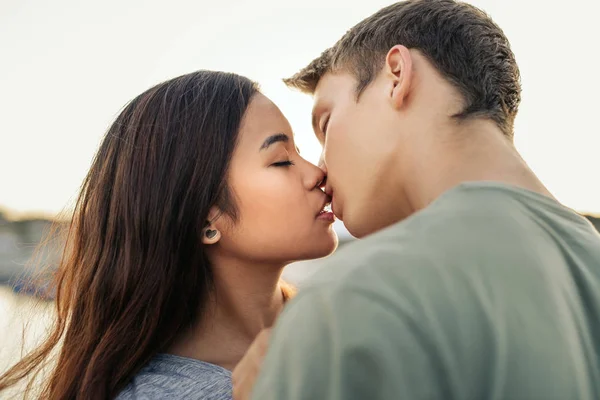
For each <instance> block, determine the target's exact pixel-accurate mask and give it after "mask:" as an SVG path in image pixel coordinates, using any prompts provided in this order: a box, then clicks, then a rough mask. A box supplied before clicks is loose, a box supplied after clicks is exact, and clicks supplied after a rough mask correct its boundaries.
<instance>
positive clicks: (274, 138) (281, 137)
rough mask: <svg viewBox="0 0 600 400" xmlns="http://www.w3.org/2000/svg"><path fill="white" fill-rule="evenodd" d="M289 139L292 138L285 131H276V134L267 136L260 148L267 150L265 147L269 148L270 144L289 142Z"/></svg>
mask: <svg viewBox="0 0 600 400" xmlns="http://www.w3.org/2000/svg"><path fill="white" fill-rule="evenodd" d="M289 141H290V138H289V137H288V135H286V134H285V133H276V134H274V135H271V136H269V137H268V138H266V139H265V141H264V142H263V144H262V145H261V146H260V149H259V150H265V149H267V148H269V146H271V145H272V144H275V143H279V142H282V143H287V142H289Z"/></svg>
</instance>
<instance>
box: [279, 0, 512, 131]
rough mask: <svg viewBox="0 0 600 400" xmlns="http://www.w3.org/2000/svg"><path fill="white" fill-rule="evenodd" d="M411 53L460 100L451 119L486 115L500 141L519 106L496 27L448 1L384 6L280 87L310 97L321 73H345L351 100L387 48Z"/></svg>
mask: <svg viewBox="0 0 600 400" xmlns="http://www.w3.org/2000/svg"><path fill="white" fill-rule="evenodd" d="M398 44H400V45H404V46H406V47H407V48H409V49H417V50H419V51H420V52H421V53H422V54H424V55H425V57H427V59H428V60H429V61H430V62H431V63H432V64H433V65H434V66H435V68H436V69H437V70H438V71H439V72H440V73H441V74H442V75H443V76H444V77H445V78H446V79H447V80H448V81H449V82H451V83H452V84H453V85H454V86H455V87H456V88H457V89H458V90H459V91H460V93H461V94H462V95H463V97H464V101H465V107H464V109H463V110H462V111H461V112H460V113H458V114H457V115H455V116H454V117H456V118H458V119H466V118H472V117H484V118H490V119H492V120H493V121H495V122H496V123H497V124H498V126H499V127H500V129H502V131H503V132H504V134H505V135H507V136H508V137H511V138H512V136H513V124H514V119H515V117H516V115H517V110H518V107H519V103H520V101H521V83H520V74H519V68H518V66H517V63H516V61H515V56H514V54H513V52H512V50H511V48H510V44H509V42H508V39H507V38H506V36H505V35H504V32H502V29H500V27H499V26H498V25H496V24H495V23H494V21H492V19H491V18H490V17H489V16H488V15H486V14H485V13H484V12H483V11H481V10H479V9H478V8H476V7H474V6H472V5H469V4H466V3H461V2H457V1H453V0H408V1H403V2H399V3H395V4H392V5H390V6H388V7H385V8H383V9H381V10H379V11H378V12H376V13H375V14H373V15H372V16H370V17H368V18H367V19H365V20H363V21H362V22H360V23H358V24H357V25H356V26H354V27H353V28H352V29H350V30H349V31H348V32H347V33H346V34H345V35H344V36H343V37H342V38H341V39H340V40H339V41H338V42H337V43H336V44H335V45H334V46H333V47H331V48H329V49H327V50H325V51H324V52H323V53H322V54H321V56H319V57H318V58H317V59H315V60H313V61H312V62H311V63H310V64H309V65H308V66H306V67H305V68H303V69H302V70H301V71H300V72H298V73H297V74H295V75H294V76H292V77H291V78H289V79H284V82H285V83H286V85H288V86H289V87H293V88H296V89H300V90H301V91H303V92H305V93H309V94H313V93H314V91H315V88H316V87H317V84H318V83H319V80H320V79H321V77H322V76H323V75H324V74H325V73H327V72H336V71H347V72H350V73H351V74H353V75H354V76H355V78H356V79H357V81H358V86H357V88H356V90H357V97H358V96H360V94H361V93H362V91H363V90H364V89H365V88H366V87H367V86H368V85H369V84H370V83H371V82H372V81H373V79H374V78H375V77H376V75H377V74H378V73H379V72H380V71H381V69H382V68H383V65H384V63H385V57H386V55H387V53H388V51H389V50H390V49H391V48H392V47H393V46H395V45H398Z"/></svg>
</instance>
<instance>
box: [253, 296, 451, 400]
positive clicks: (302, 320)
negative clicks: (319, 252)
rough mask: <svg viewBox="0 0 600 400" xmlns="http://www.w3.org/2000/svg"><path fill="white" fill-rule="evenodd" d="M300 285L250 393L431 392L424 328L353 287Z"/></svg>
mask: <svg viewBox="0 0 600 400" xmlns="http://www.w3.org/2000/svg"><path fill="white" fill-rule="evenodd" d="M329 289H330V288H324V287H322V288H318V289H315V290H312V289H308V290H307V291H306V292H301V293H300V295H299V296H298V297H297V298H296V299H295V300H294V301H293V302H292V303H291V304H290V305H289V306H288V307H289V308H288V309H286V310H285V312H284V313H283V314H282V316H281V318H280V320H279V321H278V324H277V326H276V328H275V330H274V332H273V335H272V341H271V344H270V347H269V351H268V353H267V356H266V359H265V362H264V364H263V370H262V372H261V375H260V377H259V379H258V381H257V384H256V386H255V388H254V392H253V399H257V400H268V399H287V400H300V399H306V400H308V399H310V400H314V399H330V400H336V399H340V400H341V399H344V400H353V399H357V400H358V399H371V398H378V399H391V398H406V399H437V398H440V399H441V398H443V396H442V394H443V388H444V385H439V381H438V384H432V381H435V380H436V379H437V377H438V376H439V371H438V370H437V368H438V365H437V363H436V359H435V356H434V353H432V349H431V343H430V341H429V338H428V332H427V331H426V330H425V329H423V328H422V326H421V325H420V323H419V321H418V320H415V319H414V316H413V315H411V313H410V312H409V310H408V309H407V310H405V311H407V312H403V311H402V310H399V309H398V308H397V307H395V306H394V305H392V304H387V303H386V299H385V297H379V296H378V294H377V293H372V292H368V291H361V290H360V289H356V290H353V289H349V288H345V289H334V290H329Z"/></svg>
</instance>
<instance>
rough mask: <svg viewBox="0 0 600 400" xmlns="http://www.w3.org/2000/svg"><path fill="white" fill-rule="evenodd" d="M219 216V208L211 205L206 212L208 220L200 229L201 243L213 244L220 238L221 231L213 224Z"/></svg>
mask: <svg viewBox="0 0 600 400" xmlns="http://www.w3.org/2000/svg"><path fill="white" fill-rule="evenodd" d="M219 216H220V210H219V209H218V208H217V207H214V206H213V207H211V208H210V211H209V212H208V221H206V223H205V225H204V229H202V243H204V244H215V243H217V242H218V241H219V240H220V239H221V231H220V230H219V229H218V228H217V227H216V226H215V223H216V221H217V220H218V219H219Z"/></svg>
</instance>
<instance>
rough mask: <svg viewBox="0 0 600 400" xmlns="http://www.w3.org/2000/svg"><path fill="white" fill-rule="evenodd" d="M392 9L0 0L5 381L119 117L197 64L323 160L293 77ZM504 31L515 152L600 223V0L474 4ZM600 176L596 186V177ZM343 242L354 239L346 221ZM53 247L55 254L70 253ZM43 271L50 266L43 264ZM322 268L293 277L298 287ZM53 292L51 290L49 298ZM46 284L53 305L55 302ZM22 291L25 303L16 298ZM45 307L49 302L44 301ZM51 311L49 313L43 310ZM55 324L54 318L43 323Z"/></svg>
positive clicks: (307, 105)
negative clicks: (39, 257)
mask: <svg viewBox="0 0 600 400" xmlns="http://www.w3.org/2000/svg"><path fill="white" fill-rule="evenodd" d="M391 3H392V2H390V1H381V0H370V1H368V2H367V1H355V2H353V1H348V0H303V1H301V2H297V1H294V2H292V1H285V0H280V1H274V0H273V1H269V0H255V1H252V2H248V1H241V0H237V1H236V0H229V1H228V0H225V1H220V2H214V1H204V0H201V1H198V0H195V1H191V0H190V1H188V0H172V1H169V2H166V1H156V0H144V1H142V0H128V1H117V0H105V1H102V2H81V1H75V0H55V1H53V2H47V1H43V0H1V1H0V61H1V62H0V344H1V347H0V371H2V370H4V367H5V366H6V365H7V363H8V360H10V359H12V358H14V357H15V355H16V354H17V353H16V350H15V349H16V347H17V345H16V343H17V339H16V338H17V337H20V328H21V325H22V323H23V321H25V320H31V314H27V313H24V312H21V310H22V309H24V307H25V306H26V305H31V304H33V303H32V302H33V301H34V300H32V298H31V297H28V296H27V294H28V293H29V294H31V292H33V291H34V290H32V288H31V287H28V286H27V285H24V282H25V281H24V280H23V279H22V278H23V276H27V275H28V274H29V273H30V272H31V270H32V269H31V268H32V267H31V266H29V265H31V263H29V262H28V260H30V259H31V256H32V254H33V250H34V249H35V248H36V245H37V243H38V242H39V241H40V240H41V238H42V237H43V235H44V232H45V231H47V229H48V227H49V225H50V224H51V222H52V221H58V222H59V223H66V222H67V221H63V220H61V219H60V213H61V211H68V210H70V207H71V206H72V204H73V201H74V199H75V197H76V195H77V192H78V188H79V185H80V184H81V182H82V180H83V177H84V176H85V174H86V172H87V170H88V167H89V165H90V162H91V160H92V157H93V155H94V152H95V151H96V148H97V146H98V144H99V142H100V140H101V138H102V136H103V134H104V132H105V130H106V129H107V127H108V126H109V124H110V123H111V121H112V120H113V119H114V118H115V116H116V114H117V113H118V111H119V110H120V108H121V107H122V106H123V105H124V104H125V103H126V102H127V101H129V100H130V99H132V98H133V97H134V96H136V95H137V94H139V93H141V92H142V91H144V90H145V89H147V88H149V87H150V86H152V85H154V84H156V83H158V82H160V81H163V80H166V79H169V78H172V77H175V76H177V75H180V74H184V73H187V72H191V71H194V70H197V69H215V70H225V71H231V72H236V73H239V74H242V75H246V76H248V77H250V78H252V79H254V80H256V81H258V82H259V83H260V85H261V86H262V90H263V92H264V93H265V94H266V95H267V96H268V97H270V98H271V99H272V100H273V101H274V102H275V103H276V104H278V105H279V107H280V108H281V110H282V111H283V113H284V114H285V115H286V116H287V117H288V119H289V120H290V123H291V125H292V127H293V128H294V129H295V134H296V141H297V144H298V146H299V147H300V149H301V151H302V154H303V156H305V157H306V158H308V159H309V160H310V161H312V162H316V161H317V160H318V156H319V153H320V147H319V144H318V142H317V141H316V139H315V138H314V137H313V134H312V128H311V124H310V111H311V106H312V102H311V99H310V97H308V96H305V95H302V94H300V93H297V92H293V91H290V90H289V89H287V88H286V87H285V86H284V85H283V83H281V78H284V77H288V76H290V75H291V74H293V73H294V72H296V71H297V70H298V69H299V68H301V67H303V66H304V65H305V64H306V63H307V62H308V61H310V60H312V59H313V58H314V57H316V56H318V55H319V54H320V52H321V51H322V50H324V49H325V48H327V47H329V46H331V45H332V44H333V43H334V42H335V41H336V40H337V39H339V37H340V36H341V35H342V34H343V33H344V32H345V31H346V30H347V29H348V28H350V27H351V26H352V25H354V24H355V23H357V22H358V21H360V20H361V19H363V18H365V17H366V16H368V15H370V14H372V13H373V12H375V11H377V10H378V9H380V8H381V7H384V6H386V5H389V4H391ZM471 3H472V4H474V5H476V6H478V7H480V8H482V9H483V10H484V11H486V12H487V13H489V14H490V15H491V16H492V17H493V18H494V20H495V21H496V22H497V23H498V24H499V25H500V26H501V27H502V28H503V29H504V31H505V33H506V35H507V36H508V38H509V39H510V41H511V43H512V47H513V50H514V52H515V54H516V57H517V61H518V63H519V66H520V69H521V75H522V83H523V101H522V105H521V108H520V112H519V115H518V117H517V120H516V128H515V131H516V146H517V148H518V149H519V150H520V152H521V153H522V155H523V157H524V159H525V160H526V161H527V162H528V163H529V165H530V166H531V167H532V169H533V170H534V171H535V172H536V173H537V174H538V176H539V177H540V178H541V179H542V181H543V182H545V183H546V185H547V187H548V188H549V189H550V191H552V192H553V193H554V194H555V196H556V197H557V198H558V199H559V200H560V201H561V202H563V203H564V204H565V205H567V206H569V207H571V208H573V209H575V210H577V211H579V212H581V213H583V214H586V215H588V216H589V218H590V220H591V221H592V222H593V223H595V224H596V226H597V227H600V223H599V221H600V220H598V219H594V217H593V215H594V214H595V213H600V184H598V176H599V174H600V128H599V127H598V126H599V125H598V123H597V120H596V117H597V113H598V109H599V106H600V101H599V100H598V94H599V93H600V75H599V74H598V73H597V71H598V68H599V67H600V62H599V61H600V58H599V55H598V51H597V50H598V40H599V39H600V31H599V29H598V23H597V21H596V19H597V15H598V11H600V10H599V6H598V5H597V2H595V1H592V0H572V1H570V2H568V3H567V2H564V1H561V2H559V1H542V0H503V1H498V0H473V1H471ZM594 182H596V183H594ZM336 230H337V231H338V233H339V235H340V238H341V241H342V245H343V243H346V242H348V241H350V240H352V238H351V236H350V235H349V234H348V233H347V231H346V230H345V229H344V227H343V225H342V224H341V223H336ZM60 244H61V243H60V242H51V243H50V244H49V246H48V247H47V248H46V250H45V253H43V256H44V257H45V258H46V259H47V260H49V261H50V262H51V263H52V262H54V261H55V260H56V258H57V257H58V256H59V255H60ZM33 265H35V264H33ZM315 268H316V264H314V263H313V262H304V263H298V264H295V265H292V266H290V267H288V269H287V270H286V273H285V274H286V277H288V279H290V280H292V281H294V282H299V283H301V281H302V280H303V279H304V278H306V277H307V276H308V275H310V274H311V273H312V272H313V271H314V269H315ZM36 289H40V288H36ZM41 289H42V290H41V291H39V290H38V292H39V293H38V299H37V300H39V299H41V300H42V301H43V299H44V298H45V297H51V293H46V292H45V291H44V290H43V287H42V288H41ZM17 293H19V294H17ZM37 300H35V301H36V304H37ZM40 304H41V305H40V308H39V309H38V310H37V311H36V312H42V313H43V312H44V311H43V310H45V309H47V303H40ZM40 324H41V322H40Z"/></svg>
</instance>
